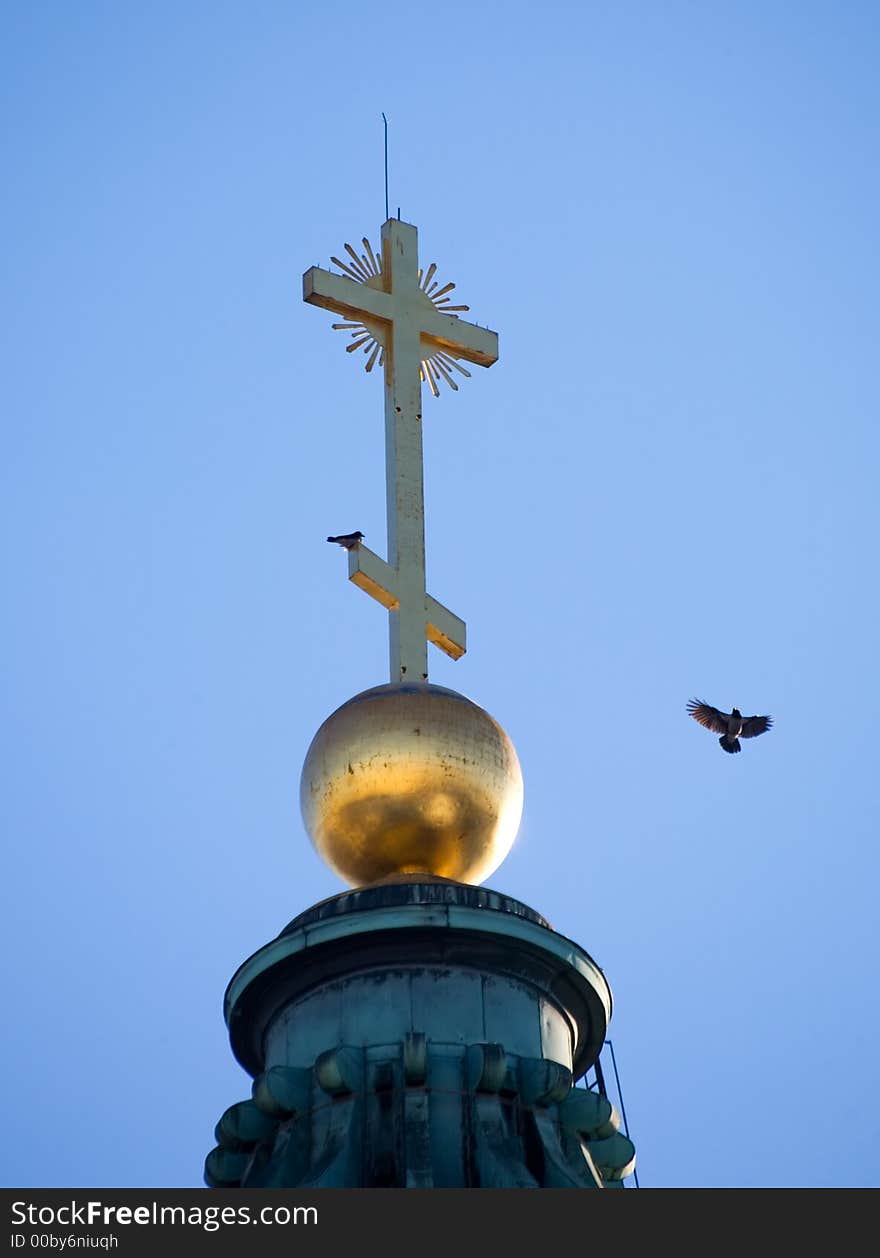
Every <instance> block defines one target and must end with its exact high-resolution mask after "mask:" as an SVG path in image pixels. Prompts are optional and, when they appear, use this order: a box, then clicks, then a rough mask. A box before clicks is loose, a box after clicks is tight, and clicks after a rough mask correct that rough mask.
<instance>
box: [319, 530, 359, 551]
mask: <svg viewBox="0 0 880 1258" xmlns="http://www.w3.org/2000/svg"><path fill="white" fill-rule="evenodd" d="M362 537H363V533H362V532H361V531H360V529H358V531H357V532H356V533H340V534H339V536H338V537H328V538H327V541H328V542H338V543H339V545H340V546H344V547H345V549H346V550H353V549H354V548H355V546H357V544H358V542H359V541H360V540H361V538H362Z"/></svg>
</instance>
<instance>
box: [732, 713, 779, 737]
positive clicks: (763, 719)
mask: <svg viewBox="0 0 880 1258" xmlns="http://www.w3.org/2000/svg"><path fill="white" fill-rule="evenodd" d="M772 724H773V717H772V716H747V717H746V718H745V720H744V721H743V727H742V729H741V731H740V737H741V738H757V737H758V735H759V734H763V733H765V731H766V730H768V729H769V728H770V726H771V725H772Z"/></svg>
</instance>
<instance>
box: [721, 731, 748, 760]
mask: <svg viewBox="0 0 880 1258" xmlns="http://www.w3.org/2000/svg"><path fill="white" fill-rule="evenodd" d="M718 741H719V743H720V744H721V746H722V747H723V748H724V750H725V751H729V752H730V754H731V755H734V754H735V753H736V752H737V751H742V747H741V746H740V745H739V739H738V738H730V737H728V735H727V734H722V735H721V737H720V738H719V739H718Z"/></svg>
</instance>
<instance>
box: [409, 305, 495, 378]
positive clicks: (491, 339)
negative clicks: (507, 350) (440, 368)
mask: <svg viewBox="0 0 880 1258" xmlns="http://www.w3.org/2000/svg"><path fill="white" fill-rule="evenodd" d="M421 327H422V340H423V341H425V340H426V341H427V342H428V344H429V345H432V346H436V347H439V348H440V349H445V350H448V351H449V352H450V353H451V354H454V355H455V357H456V358H464V359H465V360H466V361H467V362H469V363H476V364H477V365H478V366H480V367H491V366H492V364H493V363H494V362H497V361H498V333H497V332H490V330H489V329H488V328H481V327H479V326H478V325H477V324H476V323H466V322H465V321H464V320H463V319H456V318H455V317H454V316H453V315H444V314H440V313H439V312H437V311H433V310H426V311H425V313H424V314H423V315H422V317H421Z"/></svg>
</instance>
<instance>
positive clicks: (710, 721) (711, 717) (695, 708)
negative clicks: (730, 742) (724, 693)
mask: <svg viewBox="0 0 880 1258" xmlns="http://www.w3.org/2000/svg"><path fill="white" fill-rule="evenodd" d="M687 710H688V712H689V713H690V714H691V716H692V717H693V718H694V720H695V721H699V723H700V725H702V726H703V728H704V729H710V730H712V732H713V733H714V734H726V733H727V717H726V715H725V714H724V713H723V712H719V711H718V709H717V708H713V707H712V706H711V704H708V703H702V702H701V701H700V700H699V699H690V700H689V701H688V705H687ZM743 733H745V730H743ZM756 733H760V730H756Z"/></svg>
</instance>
